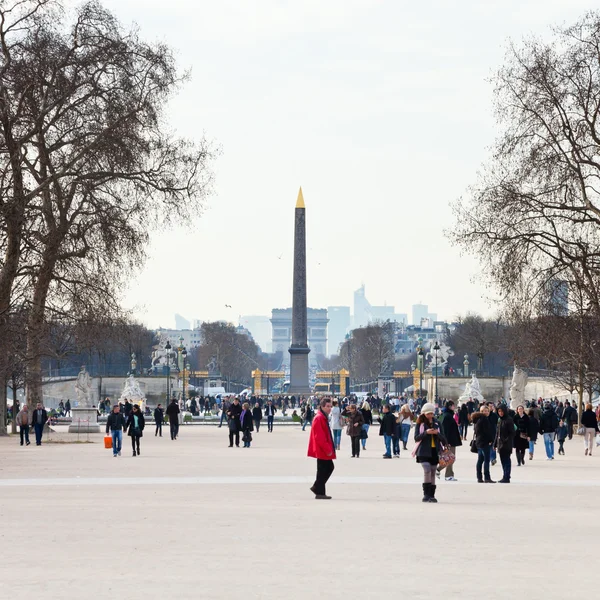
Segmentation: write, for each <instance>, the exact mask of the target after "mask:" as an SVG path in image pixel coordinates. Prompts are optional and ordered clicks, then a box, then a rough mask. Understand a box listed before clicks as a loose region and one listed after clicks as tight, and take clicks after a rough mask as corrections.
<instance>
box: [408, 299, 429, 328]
mask: <svg viewBox="0 0 600 600" xmlns="http://www.w3.org/2000/svg"><path fill="white" fill-rule="evenodd" d="M428 317H429V306H427V304H413V306H412V324H413V325H415V326H417V327H420V326H421V321H422V320H423V319H427V318H428Z"/></svg>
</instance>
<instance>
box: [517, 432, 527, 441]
mask: <svg viewBox="0 0 600 600" xmlns="http://www.w3.org/2000/svg"><path fill="white" fill-rule="evenodd" d="M519 437H520V438H521V439H522V440H526V439H527V434H526V433H519Z"/></svg>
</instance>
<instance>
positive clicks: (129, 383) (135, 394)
mask: <svg viewBox="0 0 600 600" xmlns="http://www.w3.org/2000/svg"><path fill="white" fill-rule="evenodd" d="M125 400H129V402H133V403H134V404H140V405H143V402H144V401H145V400H146V395H145V394H144V392H142V388H141V387H140V384H139V383H138V382H137V380H136V378H135V377H134V376H133V375H129V377H128V378H127V379H126V380H125V385H124V386H123V391H122V392H121V397H120V398H119V401H120V402H125Z"/></svg>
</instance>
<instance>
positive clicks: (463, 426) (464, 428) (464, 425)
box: [458, 402, 469, 440]
mask: <svg viewBox="0 0 600 600" xmlns="http://www.w3.org/2000/svg"><path fill="white" fill-rule="evenodd" d="M458 426H459V430H460V435H461V436H462V439H463V440H466V439H467V433H468V431H469V407H468V406H467V404H466V402H465V403H463V404H462V405H461V407H460V410H459V411H458Z"/></svg>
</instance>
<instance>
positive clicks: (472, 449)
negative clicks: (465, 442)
mask: <svg viewBox="0 0 600 600" xmlns="http://www.w3.org/2000/svg"><path fill="white" fill-rule="evenodd" d="M471 452H472V453H473V454H477V453H478V452H479V450H478V449H477V444H476V443H475V438H473V439H472V440H471Z"/></svg>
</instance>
